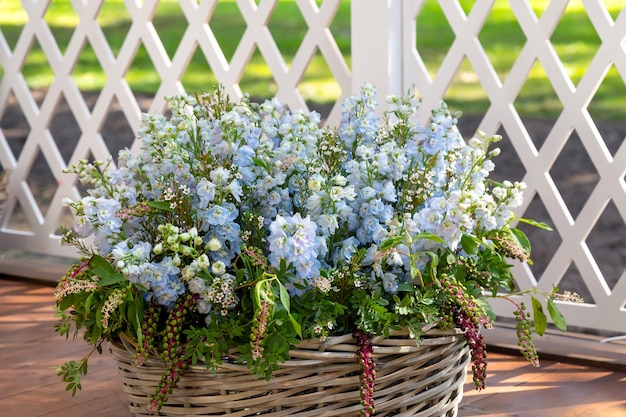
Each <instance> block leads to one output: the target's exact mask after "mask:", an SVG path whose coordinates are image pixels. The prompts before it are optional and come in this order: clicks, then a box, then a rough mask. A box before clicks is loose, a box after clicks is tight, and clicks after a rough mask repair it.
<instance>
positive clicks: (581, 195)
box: [550, 131, 600, 218]
mask: <svg viewBox="0 0 626 417" xmlns="http://www.w3.org/2000/svg"><path fill="white" fill-rule="evenodd" d="M550 175H551V177H552V179H553V181H554V183H555V185H556V187H557V188H558V189H559V192H560V194H561V197H562V198H563V200H564V201H565V204H566V205H567V208H568V209H569V211H570V214H571V215H572V217H573V218H576V217H578V215H579V214H580V211H581V210H582V208H583V206H584V205H585V203H586V202H587V199H588V198H589V196H590V195H591V193H592V192H593V190H594V188H595V187H596V185H597V184H598V181H599V180H600V175H599V174H598V172H597V170H596V169H595V166H594V164H593V162H592V161H591V158H589V155H588V154H587V152H586V151H585V147H584V146H583V144H582V142H581V141H580V138H579V136H578V134H577V132H576V131H574V132H572V134H571V135H570V137H569V139H568V140H567V142H566V143H565V146H564V147H563V149H562V150H561V152H560V153H559V156H558V158H557V159H556V161H555V162H554V164H553V165H552V168H551V169H550Z"/></svg>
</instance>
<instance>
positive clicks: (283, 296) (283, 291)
mask: <svg viewBox="0 0 626 417" xmlns="http://www.w3.org/2000/svg"><path fill="white" fill-rule="evenodd" d="M278 289H279V294H280V303H281V304H282V305H283V307H285V310H286V311H287V313H288V314H290V313H289V310H290V308H291V298H290V297H289V292H288V291H287V288H285V287H284V286H283V284H281V283H278Z"/></svg>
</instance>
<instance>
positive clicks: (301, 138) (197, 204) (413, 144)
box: [68, 85, 524, 313]
mask: <svg viewBox="0 0 626 417" xmlns="http://www.w3.org/2000/svg"><path fill="white" fill-rule="evenodd" d="M388 102H389V105H390V108H392V109H393V110H392V111H391V112H389V113H388V114H386V116H385V117H381V116H380V115H379V114H378V113H377V106H378V103H377V95H376V91H375V90H374V88H373V87H372V86H371V85H366V86H364V87H363V89H362V91H361V95H360V96H358V97H352V98H349V99H347V100H346V101H345V102H344V103H343V113H342V120H341V123H340V126H338V127H337V129H336V130H331V129H327V130H324V129H321V128H320V127H319V124H320V116H319V115H318V114H317V113H315V112H312V113H309V114H305V113H304V112H301V111H294V112H291V111H289V110H287V109H286V108H285V107H284V106H283V105H281V104H280V103H278V102H277V101H276V100H268V101H266V102H264V103H262V104H260V105H252V104H248V103H247V102H245V101H244V102H242V103H240V104H238V105H235V106H233V107H232V109H230V110H222V111H221V112H220V111H218V110H217V109H213V108H211V104H210V103H211V102H210V97H209V96H201V97H199V98H198V99H196V98H192V97H190V96H182V97H175V98H171V100H170V103H171V105H172V116H171V117H170V118H169V119H168V118H166V117H164V116H161V115H144V117H143V120H142V125H141V128H140V131H139V134H138V137H139V139H141V141H142V146H141V152H140V153H139V154H138V155H132V154H131V153H130V152H129V151H128V150H123V151H122V152H120V154H119V158H118V164H117V167H115V168H113V167H111V166H109V167H108V168H107V169H105V170H104V171H103V172H102V173H101V174H100V172H99V171H97V170H96V171H95V172H94V170H93V167H92V166H91V165H90V164H87V163H85V164H83V168H82V171H81V172H82V173H83V175H81V176H80V177H81V179H84V178H89V181H90V182H91V183H92V184H93V185H95V188H94V189H93V190H91V191H90V195H89V196H87V197H85V198H83V199H82V200H80V201H76V202H68V203H69V205H70V207H71V208H72V209H73V211H74V213H75V215H76V217H75V218H76V221H75V225H74V229H75V232H76V233H77V234H78V235H79V236H80V237H87V236H91V235H93V236H94V245H95V246H96V249H97V251H98V252H99V253H100V254H102V256H105V257H109V258H111V259H113V260H114V265H115V267H116V268H117V269H118V270H119V272H121V273H122V274H123V275H124V276H125V277H126V278H127V279H128V280H129V281H130V282H132V283H134V284H136V285H137V286H140V287H141V288H142V289H144V290H145V293H146V298H147V299H148V300H153V301H156V302H158V303H159V304H162V305H166V306H171V305H172V304H173V303H174V301H175V300H176V298H177V297H178V296H179V295H180V294H182V293H183V292H184V291H185V290H188V291H189V292H191V293H193V294H196V295H197V307H198V311H200V312H202V313H208V312H209V311H211V309H212V308H216V309H218V310H219V311H222V312H225V311H226V310H227V309H228V308H231V307H233V306H235V305H236V303H237V301H238V300H237V297H236V295H235V292H234V288H235V286H236V279H235V277H236V271H235V270H236V269H237V266H238V265H237V262H238V259H239V258H240V257H241V256H242V249H243V247H244V245H254V246H255V247H257V248H259V249H261V251H262V253H263V254H265V256H266V257H267V260H268V262H269V265H271V267H273V268H275V269H276V270H280V269H281V268H287V269H289V270H291V271H292V273H291V274H289V277H290V280H291V281H290V282H288V283H285V284H286V285H288V286H289V288H290V289H291V290H292V291H293V292H303V291H306V290H307V289H310V288H312V286H311V283H313V282H320V276H329V273H331V272H332V271H333V270H337V269H339V268H340V267H341V266H342V265H344V264H346V263H349V262H350V261H351V260H352V259H353V257H354V256H355V255H356V254H357V252H358V251H362V250H364V251H365V257H364V258H363V260H362V263H361V265H362V270H363V271H364V276H365V277H366V278H367V279H368V282H369V283H370V284H371V285H373V286H381V287H382V288H383V289H384V290H385V291H387V292H389V293H394V292H396V291H397V289H398V285H400V284H401V283H403V282H407V281H410V280H411V279H412V278H411V277H412V276H414V275H412V274H411V268H412V267H413V268H415V267H417V268H418V269H420V268H421V269H423V268H424V267H425V265H426V264H427V262H428V261H429V259H430V258H429V256H428V255H427V253H428V252H436V251H437V249H439V248H444V247H445V248H447V249H449V250H451V251H461V250H462V249H461V246H460V242H461V239H462V236H463V235H464V234H472V235H475V236H479V237H480V236H481V234H484V233H483V232H488V231H490V230H494V229H498V228H501V227H503V226H504V225H506V224H507V223H508V222H510V221H511V219H512V216H513V214H512V211H511V209H512V208H514V207H516V206H519V205H520V204H521V193H522V189H523V188H524V185H523V184H521V183H515V184H512V183H510V182H504V183H502V184H498V185H497V186H495V187H492V186H491V185H490V184H489V183H488V182H487V176H488V175H489V173H490V171H492V170H493V168H494V166H493V162H492V161H491V157H493V156H495V155H496V154H497V153H498V151H497V150H494V151H491V152H490V151H488V149H487V148H488V146H489V144H490V140H487V139H485V138H483V137H480V138H476V139H472V140H470V141H469V142H468V143H467V144H466V143H465V142H464V141H463V139H462V138H461V136H460V134H459V133H458V131H457V129H456V118H455V116H454V115H452V114H450V112H449V111H448V110H447V108H446V106H445V105H443V104H442V107H441V108H439V109H437V110H435V111H434V112H433V114H432V118H431V119H430V120H429V121H428V123H426V124H420V123H419V122H418V121H416V120H415V118H414V116H415V112H416V109H417V106H418V105H419V102H418V101H417V100H416V99H415V98H414V97H395V96H394V97H389V98H388ZM79 171H80V170H79ZM425 234H431V235H433V236H437V237H439V238H440V239H425V238H423V236H424V235H425ZM393 238H397V240H396V241H395V242H396V243H395V244H394V245H393V247H392V248H391V249H389V248H386V249H385V250H381V249H380V247H381V245H382V244H383V242H385V241H388V240H389V239H393ZM489 244H490V242H489V241H488V240H486V239H485V241H484V245H489ZM416 259H417V261H416Z"/></svg>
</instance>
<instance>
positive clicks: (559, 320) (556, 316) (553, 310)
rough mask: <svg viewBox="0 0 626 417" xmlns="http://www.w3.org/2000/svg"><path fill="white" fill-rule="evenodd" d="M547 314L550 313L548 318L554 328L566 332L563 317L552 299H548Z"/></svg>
mask: <svg viewBox="0 0 626 417" xmlns="http://www.w3.org/2000/svg"><path fill="white" fill-rule="evenodd" d="M548 313H550V318H551V319H552V321H553V322H554V324H555V325H556V327H558V328H559V329H560V330H562V331H564V332H565V331H567V323H566V322H565V317H563V315H562V314H561V312H560V311H559V308H558V307H557V305H556V303H555V302H554V300H552V299H548Z"/></svg>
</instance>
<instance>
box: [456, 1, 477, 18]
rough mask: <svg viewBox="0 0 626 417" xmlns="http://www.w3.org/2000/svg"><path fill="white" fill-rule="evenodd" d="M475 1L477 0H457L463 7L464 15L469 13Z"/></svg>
mask: <svg viewBox="0 0 626 417" xmlns="http://www.w3.org/2000/svg"><path fill="white" fill-rule="evenodd" d="M476 1H477V0H459V5H460V6H461V9H463V12H464V13H465V15H466V16H467V15H469V14H470V13H471V11H472V8H473V7H474V5H475V4H476Z"/></svg>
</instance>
